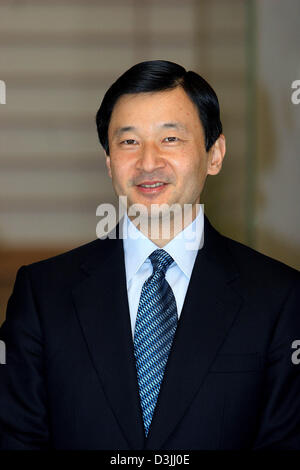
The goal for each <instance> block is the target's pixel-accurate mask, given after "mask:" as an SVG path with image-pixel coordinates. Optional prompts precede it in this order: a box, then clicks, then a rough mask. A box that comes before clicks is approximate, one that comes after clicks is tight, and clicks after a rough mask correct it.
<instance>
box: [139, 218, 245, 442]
mask: <svg viewBox="0 0 300 470" xmlns="http://www.w3.org/2000/svg"><path fill="white" fill-rule="evenodd" d="M204 230H205V231H204V246H203V248H202V249H201V250H199V252H198V254H197V258H196V260H195V265H194V269H193V272H192V276H191V279H190V283H189V287H188V291H187V294H186V297H185V302H184V305H183V310H182V312H181V316H180V320H179V322H178V327H177V331H176V333H175V337H174V342H173V346H172V349H171V352H170V355H169V359H168V363H167V366H166V370H165V375H164V379H163V383H162V385H161V389H160V394H159V397H158V401H157V405H156V408H155V410H154V415H153V419H152V423H151V426H150V430H149V434H148V438H147V441H146V449H160V448H161V446H162V445H163V444H164V442H165V441H166V440H167V438H168V437H169V435H170V434H171V432H172V431H173V430H174V429H175V427H176V425H177V424H178V423H179V421H180V419H181V418H182V417H183V415H184V413H185V411H186V410H187V408H188V406H189V405H190V404H191V401H192V400H193V397H194V396H195V394H196V393H197V391H198V390H199V388H200V387H201V385H202V384H203V381H204V380H205V376H206V374H207V372H208V370H209V367H210V365H211V364H212V362H213V359H214V357H215V356H216V354H217V353H218V351H219V349H220V347H221V345H222V343H223V342H224V340H225V338H226V335H227V334H228V331H229V329H230V327H231V325H232V323H233V321H234V319H235V317H236V315H237V313H238V311H239V309H240V307H241V304H242V299H241V297H240V295H239V294H237V292H236V291H235V290H234V289H233V286H236V282H237V281H238V273H237V270H236V268H235V266H234V265H233V263H232V260H231V257H230V255H229V253H228V249H227V247H226V246H225V239H224V238H223V237H222V236H221V235H220V234H219V233H218V232H217V231H216V230H215V229H214V228H213V227H212V226H211V225H210V223H209V221H208V219H207V218H206V217H205V223H204Z"/></svg>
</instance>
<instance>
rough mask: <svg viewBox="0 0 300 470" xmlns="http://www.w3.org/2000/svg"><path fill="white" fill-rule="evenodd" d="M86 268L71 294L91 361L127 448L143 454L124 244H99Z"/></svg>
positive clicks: (116, 242)
mask: <svg viewBox="0 0 300 470" xmlns="http://www.w3.org/2000/svg"><path fill="white" fill-rule="evenodd" d="M83 268H84V270H85V271H86V272H87V273H88V274H89V275H88V277H85V279H84V280H83V281H82V282H81V283H80V284H79V285H78V286H77V287H76V288H75V289H74V290H73V298H74V302H75V307H76V311H77V315H78V318H79V322H80V324H81V327H82V331H83V334H84V336H85V338H86V341H87V344H88V348H89V352H90V355H91V359H92V362H93V363H94V367H95V369H96V371H97V374H98V377H99V380H100V382H101V384H102V387H103V390H104V392H105V395H106V398H107V401H108V404H109V405H110V406H111V408H112V410H113V413H114V415H115V417H116V420H117V422H118V423H119V425H120V428H121V430H122V432H123V435H124V438H125V439H126V440H127V442H128V444H129V447H131V448H132V449H142V448H143V447H144V428H143V421H142V413H141V408H140V401H139V395H138V385H137V376H136V368H135V361H134V353H133V341H132V333H131V325H130V314H129V308H128V299H127V289H126V274H125V264H124V255H123V244H122V240H118V239H116V240H111V239H106V240H103V241H102V242H99V251H98V252H97V253H96V254H95V257H93V258H92V259H90V260H88V262H87V263H85V265H84V266H83Z"/></svg>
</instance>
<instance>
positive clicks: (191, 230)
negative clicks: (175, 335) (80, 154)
mask: <svg viewBox="0 0 300 470" xmlns="http://www.w3.org/2000/svg"><path fill="white" fill-rule="evenodd" d="M125 224H127V227H125ZM196 229H197V230H196ZM203 229H204V215H203V208H202V204H200V205H199V212H198V214H197V217H196V218H195V219H194V220H193V222H192V223H190V224H189V225H188V226H187V227H186V228H185V229H184V230H183V231H181V232H180V233H179V234H177V235H176V237H174V238H173V239H172V240H171V241H169V242H168V243H167V244H166V245H165V246H164V247H163V249H164V250H165V251H167V252H168V253H169V255H171V256H172V258H173V259H174V261H173V263H172V264H171V265H170V266H169V268H168V270H167V272H166V276H165V279H166V280H167V281H168V283H169V285H170V286H171V288H172V290H173V293H174V296H175V300H176V305H177V313H178V320H179V318H180V314H181V310H182V306H183V303H184V299H185V295H186V292H187V288H188V285H189V282H190V278H191V274H192V270H193V267H194V263H195V259H196V256H197V253H198V250H199V249H201V248H202V246H203V242H204V240H203ZM123 233H124V234H125V235H124V238H123V248H124V257H125V269H126V284H127V293H128V303H129V311H130V320H131V330H132V337H134V328H135V321H136V316H137V311H138V305H139V301H140V296H141V291H142V287H143V284H144V282H145V281H146V279H148V277H149V276H151V274H152V272H153V268H152V263H151V261H150V259H149V258H148V257H149V256H150V255H151V253H152V252H153V251H154V250H157V249H159V248H160V247H158V246H157V245H156V244H155V243H153V242H152V241H151V240H150V239H149V238H148V237H146V236H145V235H144V234H143V233H142V232H141V231H140V230H139V229H137V228H136V226H135V225H134V224H133V223H132V222H131V220H130V219H129V217H128V215H127V213H125V215H124V218H123ZM190 242H192V245H190V244H189V243H190ZM191 246H192V248H191ZM196 247H197V248H196Z"/></svg>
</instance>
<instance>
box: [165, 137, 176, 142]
mask: <svg viewBox="0 0 300 470" xmlns="http://www.w3.org/2000/svg"><path fill="white" fill-rule="evenodd" d="M178 140H179V139H178V137H166V138H165V139H164V141H166V142H177V141H178Z"/></svg>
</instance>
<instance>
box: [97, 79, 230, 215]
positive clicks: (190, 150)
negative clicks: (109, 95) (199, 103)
mask: <svg viewBox="0 0 300 470" xmlns="http://www.w3.org/2000/svg"><path fill="white" fill-rule="evenodd" d="M108 140H109V149H110V156H107V157H106V165H107V168H108V173H109V176H110V177H111V178H112V183H113V187H114V190H115V192H116V194H117V195H118V196H120V195H122V196H127V203H128V207H129V206H131V205H132V204H136V203H139V204H144V205H145V206H147V209H148V210H149V211H150V205H151V204H163V203H167V204H169V205H172V204H174V203H179V204H180V205H181V206H182V207H183V205H184V204H187V203H189V204H193V205H194V204H196V203H199V202H200V194H201V192H202V189H203V186H204V183H205V179H206V176H207V175H208V174H217V173H218V172H219V171H220V169H221V166H222V159H223V157H224V153H225V139H224V136H223V135H221V136H220V137H219V139H218V140H217V141H216V143H215V144H214V145H213V146H212V148H211V149H210V150H209V152H206V150H205V138H204V131H203V127H202V124H201V121H200V119H199V115H198V111H197V108H196V107H195V105H194V103H193V102H192V101H191V99H190V98H189V97H188V95H187V94H186V93H185V91H184V90H183V89H182V88H181V87H177V88H174V89H172V90H167V91H162V92H153V93H137V94H127V95H123V96H121V98H120V99H119V100H118V101H117V103H116V105H115V107H114V109H113V112H112V116H111V121H110V124H109V129H108ZM154 183H160V185H159V186H157V187H155V188H149V187H144V186H143V185H149V184H154Z"/></svg>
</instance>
